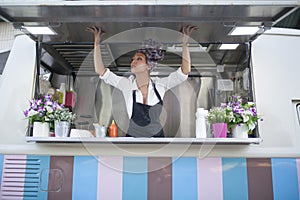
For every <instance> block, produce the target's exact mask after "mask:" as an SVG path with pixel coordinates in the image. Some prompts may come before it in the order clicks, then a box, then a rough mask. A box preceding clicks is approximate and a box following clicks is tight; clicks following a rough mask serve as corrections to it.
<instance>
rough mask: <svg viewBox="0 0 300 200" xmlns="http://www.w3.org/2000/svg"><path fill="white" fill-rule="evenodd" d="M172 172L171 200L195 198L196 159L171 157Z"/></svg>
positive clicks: (196, 188) (190, 199) (196, 196)
mask: <svg viewBox="0 0 300 200" xmlns="http://www.w3.org/2000/svg"><path fill="white" fill-rule="evenodd" d="M172 173H173V175H172V195H173V200H177V199H178V200H181V199H189V200H192V199H197V198H198V191H197V190H198V185H197V159H196V158H187V157H182V158H173V165H172Z"/></svg>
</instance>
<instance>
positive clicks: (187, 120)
mask: <svg viewBox="0 0 300 200" xmlns="http://www.w3.org/2000/svg"><path fill="white" fill-rule="evenodd" d="M152 42H153V41H152ZM157 43H158V42H157ZM160 44H162V46H161V47H162V48H163V49H164V60H163V61H159V62H158V65H157V66H156V67H155V68H154V69H153V70H152V71H151V72H150V78H151V80H152V82H151V83H153V84H155V83H156V86H154V85H151V87H155V88H158V89H157V90H158V94H159V96H161V95H162V96H161V98H162V101H163V104H162V105H161V106H162V112H161V114H160V115H159V119H151V117H150V120H157V121H159V122H160V123H161V129H162V131H163V133H164V137H163V138H161V137H159V138H157V137H154V138H153V137H151V136H145V135H143V133H142V132H143V129H139V130H140V132H141V133H140V136H134V137H126V136H128V129H129V126H131V125H130V123H132V121H131V119H130V117H131V116H130V114H131V113H132V112H133V110H132V109H131V110H129V111H128V105H127V104H128V99H125V98H129V99H130V98H131V97H132V95H131V94H132V93H130V95H129V96H126V94H125V93H124V92H123V91H121V90H120V88H122V86H123V85H122V81H120V83H119V84H121V86H117V87H114V86H111V85H109V84H107V81H106V80H105V79H100V78H99V76H98V75H97V74H96V73H95V71H94V66H93V64H94V62H93V58H94V54H93V44H92V43H90V44H88V45H87V44H57V43H55V44H51V43H43V44H42V45H41V47H42V48H43V49H42V52H44V53H42V54H41V57H40V62H41V63H42V65H41V68H40V74H43V73H42V72H43V71H44V70H42V69H43V68H44V66H46V67H47V70H46V71H48V70H50V71H51V77H50V78H49V79H48V80H45V79H42V81H41V80H40V85H39V87H40V88H39V89H38V90H39V91H38V93H39V96H40V97H42V96H44V95H46V94H51V95H52V97H53V100H54V101H58V102H59V103H61V104H64V106H65V108H67V109H68V110H69V112H72V113H73V114H76V118H75V119H74V120H73V121H72V123H71V126H70V127H69V129H68V132H67V133H66V134H65V135H64V137H62V138H61V137H59V136H61V134H58V132H57V131H58V129H55V128H56V125H55V122H54V121H55V119H53V120H52V122H50V132H49V136H50V135H51V136H56V137H40V136H39V135H38V137H36V136H35V135H34V133H35V132H34V131H33V130H31V132H28V140H29V141H38V142H50V141H52V142H65V141H70V142H81V141H86V142H116V143H169V142H170V141H172V142H175V143H186V142H191V141H192V143H205V142H208V143H211V142H212V143H214V142H216V141H218V142H217V143H222V144H224V143H230V144H235V143H237V144H240V143H246V144H248V143H259V142H260V138H259V136H258V131H257V128H256V127H253V128H252V129H251V131H249V129H248V128H249V126H248V127H246V129H247V130H248V131H246V132H245V131H244V136H237V135H235V134H234V132H233V130H234V128H235V126H234V125H237V124H234V123H233V121H231V122H230V120H232V119H230V117H233V110H232V109H234V108H233V107H230V105H231V104H232V103H238V104H239V106H243V107H244V108H246V107H245V106H246V105H247V102H252V94H251V93H252V88H251V84H250V83H251V74H250V71H251V70H250V65H249V62H248V60H249V55H247V52H249V46H248V45H246V44H239V47H238V48H240V51H239V52H238V55H236V54H230V53H227V54H224V56H223V57H222V58H220V57H219V55H218V53H217V52H218V51H219V46H220V44H218V43H197V42H195V41H194V42H191V43H190V44H189V47H188V48H189V50H190V56H191V72H190V73H189V76H188V78H187V80H185V81H184V82H183V83H182V84H180V85H176V86H175V87H172V88H170V89H169V90H167V91H165V93H162V91H161V88H160V85H159V84H160V80H164V79H166V78H167V77H168V76H169V74H171V73H173V74H176V73H178V72H177V71H178V69H179V68H180V66H181V60H182V57H181V51H182V45H181V44H176V43H171V42H161V41H160ZM132 45H135V47H134V48H133V47H131V48H130V49H129V50H127V51H121V52H120V49H126V46H128V44H127V43H126V44H123V43H120V44H115V43H114V44H111V43H109V42H107V43H105V41H103V44H101V48H102V57H103V59H104V65H105V66H106V67H107V68H108V69H109V71H110V72H109V73H113V74H115V75H117V76H119V77H123V78H124V79H128V78H129V80H131V79H133V78H134V77H133V76H132V73H131V72H130V71H131V70H130V59H131V58H133V57H134V55H135V53H136V52H137V51H138V49H139V45H140V44H138V45H137V44H134V43H133V44H132ZM49 46H51V48H50V47H49ZM49 49H51V51H53V50H56V51H57V52H56V54H61V55H62V56H64V57H65V58H66V62H63V63H62V62H59V61H58V60H56V58H54V57H53V56H52V55H56V54H53V52H52V53H49V52H48V51H49ZM75 49H81V51H80V52H78V53H80V54H82V55H81V56H76V54H75V53H74V51H75ZM82 49H85V50H84V51H83V50H82ZM68 51H72V52H73V53H71V52H70V53H68ZM108 51H113V52H114V53H112V54H110V56H109V58H106V57H105V55H106V54H107V52H108ZM222 51H224V50H222ZM219 53H220V52H219ZM115 54H117V55H119V57H117V58H114V56H113V55H115ZM74 55H75V56H74ZM82 57H83V58H82ZM75 58H76V59H77V60H78V61H77V63H75V62H74V61H73V60H75ZM80 59H81V61H79V60H80ZM70 66H71V68H70ZM64 67H67V68H68V69H69V68H70V69H69V72H68V71H67V72H66V71H64V70H62V68H64ZM74 75H75V76H74ZM176 76H177V75H176ZM124 95H125V96H124ZM136 95H138V94H136ZM149 95H151V94H149ZM152 95H155V96H156V95H157V94H155V93H154V94H152ZM129 102H130V104H132V103H133V102H132V100H131V101H129ZM152 105H153V104H152ZM152 105H151V106H152ZM249 105H250V103H249ZM251 105H253V104H251ZM213 108H214V109H213ZM226 109H227V110H226ZM230 109H231V110H230ZM250 109H251V110H254V109H255V106H253V107H251V108H250V107H249V110H250ZM229 111H232V113H229ZM150 112H152V111H151V110H150ZM226 112H227V113H226ZM229 115H231V116H229ZM237 115H238V113H235V114H234V116H237ZM236 120H243V119H242V117H241V115H240V118H239V119H238V118H236ZM221 122H222V123H223V125H221V126H220V127H219V128H215V124H217V123H221ZM51 123H52V124H51ZM112 125H116V126H117V135H116V134H114V136H117V137H113V135H112V134H111V132H110V131H111V130H112V129H111V128H110V127H111V126H112ZM256 125H257V124H254V126H256ZM150 129H151V127H150ZM250 132H251V134H250V135H248V133H250ZM245 134H246V135H245ZM130 136H131V135H130Z"/></svg>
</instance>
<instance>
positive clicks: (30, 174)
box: [23, 155, 50, 200]
mask: <svg viewBox="0 0 300 200" xmlns="http://www.w3.org/2000/svg"><path fill="white" fill-rule="evenodd" d="M49 167H50V156H35V155H28V156H27V157H26V171H25V183H24V189H25V191H24V197H23V199H24V200H31V199H43V200H47V197H48V193H47V191H48V180H49ZM28 189H30V190H28Z"/></svg>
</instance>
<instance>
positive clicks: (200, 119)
mask: <svg viewBox="0 0 300 200" xmlns="http://www.w3.org/2000/svg"><path fill="white" fill-rule="evenodd" d="M206 113H207V112H206V111H205V110H204V108H197V112H196V138H207V134H206V119H205V117H206V116H205V115H206Z"/></svg>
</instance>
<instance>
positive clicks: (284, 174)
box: [271, 158, 299, 200]
mask: <svg viewBox="0 0 300 200" xmlns="http://www.w3.org/2000/svg"><path fill="white" fill-rule="evenodd" d="M271 162H272V179H273V192H274V199H293V200H297V199H299V191H298V173H297V164H296V159H293V158H272V160H271Z"/></svg>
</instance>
